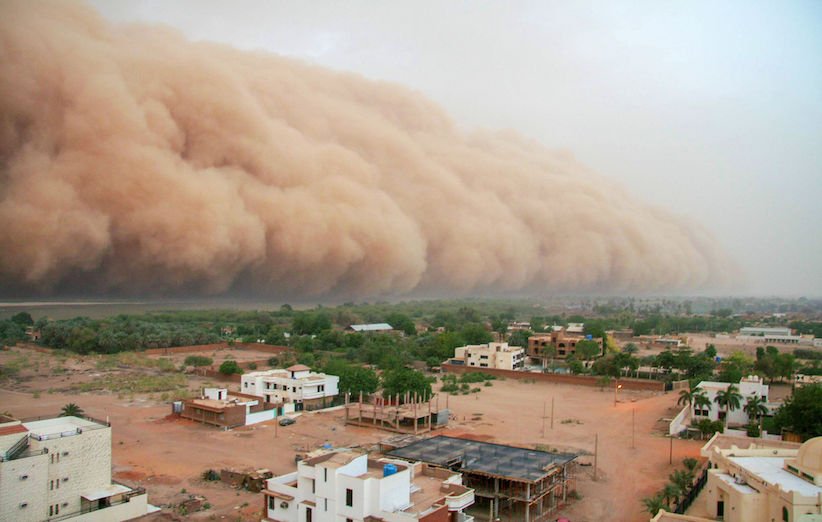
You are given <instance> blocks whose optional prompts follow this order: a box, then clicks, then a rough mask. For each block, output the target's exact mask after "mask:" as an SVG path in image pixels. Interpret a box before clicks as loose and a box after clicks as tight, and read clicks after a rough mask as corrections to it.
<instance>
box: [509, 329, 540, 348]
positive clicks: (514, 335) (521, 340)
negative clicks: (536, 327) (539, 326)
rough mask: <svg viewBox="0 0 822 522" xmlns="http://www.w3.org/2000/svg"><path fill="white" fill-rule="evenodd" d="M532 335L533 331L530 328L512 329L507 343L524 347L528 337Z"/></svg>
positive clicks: (526, 344)
mask: <svg viewBox="0 0 822 522" xmlns="http://www.w3.org/2000/svg"><path fill="white" fill-rule="evenodd" d="M532 335H534V332H532V331H531V330H514V331H513V332H511V335H510V336H509V337H508V344H510V345H511V346H521V347H523V348H525V347H527V346H528V338H529V337H531V336H532Z"/></svg>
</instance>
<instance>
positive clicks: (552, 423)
mask: <svg viewBox="0 0 822 522" xmlns="http://www.w3.org/2000/svg"><path fill="white" fill-rule="evenodd" d="M551 429H554V398H553V397H551Z"/></svg>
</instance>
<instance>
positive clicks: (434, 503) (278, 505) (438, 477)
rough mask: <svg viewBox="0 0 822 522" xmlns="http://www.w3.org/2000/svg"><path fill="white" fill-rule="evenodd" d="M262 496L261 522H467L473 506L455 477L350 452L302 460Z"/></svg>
mask: <svg viewBox="0 0 822 522" xmlns="http://www.w3.org/2000/svg"><path fill="white" fill-rule="evenodd" d="M263 495H264V497H263V498H264V499H265V507H264V517H263V521H266V522H298V521H299V522H326V521H327V522H332V521H333V522H337V521H354V520H356V521H360V522H362V521H377V520H382V521H385V522H411V521H423V522H440V521H442V522H468V521H470V520H472V517H467V516H465V515H464V514H463V510H464V509H465V508H467V507H468V506H470V505H471V504H473V503H474V492H473V490H471V489H469V488H467V487H465V486H463V485H462V476H461V475H460V474H459V473H454V472H452V471H449V470H447V469H437V468H433V467H430V466H428V465H426V464H423V463H419V462H417V463H409V462H403V461H399V460H392V459H386V458H381V459H371V458H368V455H366V454H363V453H355V452H353V451H349V450H339V451H328V452H325V453H322V454H320V455H317V456H313V457H310V458H308V459H305V460H301V461H300V462H298V463H297V471H295V472H292V473H289V474H287V475H282V476H279V477H274V478H272V479H269V480H268V485H267V488H266V489H265V490H264V491H263Z"/></svg>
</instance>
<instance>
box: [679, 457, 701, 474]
mask: <svg viewBox="0 0 822 522" xmlns="http://www.w3.org/2000/svg"><path fill="white" fill-rule="evenodd" d="M682 465H683V466H685V469H687V470H688V471H690V472H691V473H694V472H696V468H697V466H699V461H698V460H696V459H695V458H693V457H685V458H684V459H682Z"/></svg>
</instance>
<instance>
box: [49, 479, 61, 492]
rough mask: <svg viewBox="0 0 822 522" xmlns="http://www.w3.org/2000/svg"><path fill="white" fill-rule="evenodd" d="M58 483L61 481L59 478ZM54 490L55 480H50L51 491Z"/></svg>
mask: <svg viewBox="0 0 822 522" xmlns="http://www.w3.org/2000/svg"><path fill="white" fill-rule="evenodd" d="M57 483H58V484H59V483H60V481H59V480H58V481H57ZM53 490H54V481H53V480H49V491H53Z"/></svg>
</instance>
